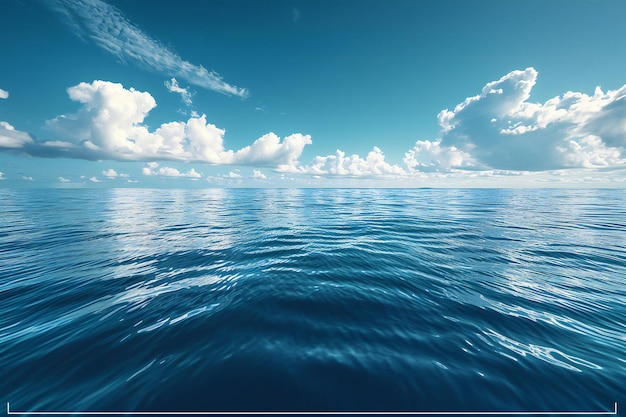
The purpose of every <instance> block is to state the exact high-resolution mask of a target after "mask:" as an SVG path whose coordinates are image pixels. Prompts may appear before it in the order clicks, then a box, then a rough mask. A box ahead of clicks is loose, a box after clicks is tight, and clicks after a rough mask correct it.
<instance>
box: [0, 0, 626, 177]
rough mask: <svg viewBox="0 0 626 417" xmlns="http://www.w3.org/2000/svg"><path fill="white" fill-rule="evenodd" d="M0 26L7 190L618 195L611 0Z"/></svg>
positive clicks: (115, 14) (98, 17)
mask: <svg viewBox="0 0 626 417" xmlns="http://www.w3.org/2000/svg"><path fill="white" fill-rule="evenodd" d="M0 15H1V16H2V17H3V18H2V24H1V25H0V37H1V38H2V39H3V41H2V42H1V43H0V56H1V57H2V65H1V67H0V172H1V173H2V174H1V175H0V187H34V186H37V187H83V186H89V187H112V186H115V187H121V186H127V187H137V186H142V187H215V186H217V187H222V186H252V187H257V186H260V187H275V186H278V187H283V186H320V187H326V186H331V187H332V186H377V187H378V186H380V187H385V186H393V187H396V186H400V187H412V186H453V187H455V186H458V187H466V186H617V187H623V186H624V185H626V86H625V85H624V84H625V82H626V79H624V74H626V71H625V70H626V55H625V54H624V53H623V50H624V49H625V48H626V25H624V24H623V16H625V15H626V3H625V2H623V1H621V0H615V1H613V0H603V1H596V0H585V1H581V0H569V1H557V0H554V1H553V0H548V1H546V0H541V1H535V0H524V1H515V0H500V1H494V0H489V1H485V0H475V1H467V0H454V1H449V0H440V1H429V0H410V1H405V0H390V1H389V0H387V1H383V0H375V1H374V0H333V1H327V0H315V1H313V0H308V1H303V0H300V1H298V0H267V1H257V0H229V1H226V0H213V1H208V0H207V1H200V0H196V1H187V0H178V1H147V0H135V1H112V0H109V1H103V0H83V1H80V2H79V1H69V0H56V1H55V0H49V1H44V0H41V1H35V0H32V1H30V0H7V1H3V2H0Z"/></svg>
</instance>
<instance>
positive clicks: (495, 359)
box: [0, 189, 626, 411]
mask: <svg viewBox="0 0 626 417" xmlns="http://www.w3.org/2000/svg"><path fill="white" fill-rule="evenodd" d="M625 245H626V191H625V190H419V189H417V190H376V189H373V190H360V189H340V190H318V189H269V190H254V189H249V190H246V189H239V190H220V189H210V190H132V189H112V190H8V189H0V402H2V403H6V402H8V401H10V402H11V408H12V409H14V410H123V411H130V410H164V411H165V410H191V411H194V410H195V411H207V410H257V411H263V410H318V411H329V410H369V411H375V410H423V411H425V410H440V411H444V410H445V411H451V410H466V411H468V410H482V411H489V410H572V411H579V410H606V411H610V410H613V404H614V402H615V401H621V402H622V404H624V405H625V406H626V285H625V284H626V246H625Z"/></svg>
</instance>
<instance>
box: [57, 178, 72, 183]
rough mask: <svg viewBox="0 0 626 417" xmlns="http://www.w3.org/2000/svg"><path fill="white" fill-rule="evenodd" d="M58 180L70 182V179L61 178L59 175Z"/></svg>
mask: <svg viewBox="0 0 626 417" xmlns="http://www.w3.org/2000/svg"><path fill="white" fill-rule="evenodd" d="M59 182H72V180H69V179H67V178H63V177H59Z"/></svg>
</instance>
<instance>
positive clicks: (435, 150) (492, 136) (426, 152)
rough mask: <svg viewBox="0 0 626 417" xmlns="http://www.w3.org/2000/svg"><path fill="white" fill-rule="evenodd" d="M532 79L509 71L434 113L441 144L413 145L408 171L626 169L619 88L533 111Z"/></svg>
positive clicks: (530, 73) (625, 114)
mask: <svg viewBox="0 0 626 417" xmlns="http://www.w3.org/2000/svg"><path fill="white" fill-rule="evenodd" d="M537 76H538V73H537V71H536V70H535V69H534V68H527V69H526V70H524V71H512V72H510V73H509V74H507V75H505V76H504V77H502V78H500V79H499V80H497V81H493V82H490V83H488V84H486V85H485V87H484V88H483V89H482V91H481V93H480V94H479V95H476V96H473V97H468V98H467V99H465V100H464V101H463V102H462V103H460V104H458V105H457V106H456V107H455V108H454V109H453V110H448V109H445V110H443V111H441V112H440V113H439V115H438V118H439V124H440V126H441V127H442V130H441V133H440V137H439V138H438V140H436V141H418V142H417V143H416V145H415V147H413V148H412V149H411V150H409V151H408V152H407V153H406V155H405V158H404V161H405V163H406V164H407V166H408V167H409V169H412V170H413V169H418V170H449V169H452V168H460V169H489V168H496V169H505V170H530V171H540V170H549V169H562V168H597V167H608V166H616V165H620V164H624V163H626V85H625V86H623V87H621V88H620V89H618V90H613V91H608V92H606V93H604V92H603V91H602V90H601V89H600V87H597V88H596V90H595V92H594V94H593V95H592V96H589V95H587V94H584V93H580V92H567V93H565V94H564V95H563V96H558V97H554V98H552V99H550V100H548V101H546V102H545V103H543V104H541V103H532V102H529V101H528V99H529V98H530V93H531V90H532V88H533V86H534V85H535V83H536V82H537Z"/></svg>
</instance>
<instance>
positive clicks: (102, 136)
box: [0, 68, 626, 177]
mask: <svg viewBox="0 0 626 417" xmlns="http://www.w3.org/2000/svg"><path fill="white" fill-rule="evenodd" d="M537 76H538V73H537V71H536V70H535V69H534V68H527V69H526V70H524V71H512V72H510V73H508V74H507V75H505V76H503V77H502V78H500V79H499V80H497V81H493V82H490V83H487V84H486V85H485V86H484V87H483V89H482V90H481V92H480V94H478V95H476V96H472V97H468V98H466V99H465V100H464V101H462V102H461V103H459V104H457V105H456V106H455V107H454V108H453V109H452V110H449V109H445V110H442V111H441V112H440V113H439V114H438V121H439V125H440V126H441V131H440V133H439V135H438V137H437V138H436V139H434V140H418V141H417V142H416V143H415V145H414V146H413V147H412V148H410V149H409V150H408V151H407V152H406V153H405V155H404V159H403V162H404V164H405V168H403V167H400V166H399V165H395V164H390V163H388V162H386V161H385V156H384V154H383V152H382V150H381V149H380V148H378V147H374V149H373V150H372V151H371V152H370V153H369V154H368V155H367V156H366V157H361V156H359V155H351V156H346V153H345V152H343V151H341V150H337V152H336V153H335V154H333V155H327V156H317V157H315V158H314V159H313V160H312V162H311V163H309V164H308V165H302V164H301V163H300V160H299V159H300V157H301V155H302V152H303V150H304V148H305V146H306V145H310V144H312V140H311V137H310V136H309V135H303V134H301V133H296V134H293V135H290V136H287V137H285V138H284V139H282V140H281V138H279V137H278V136H277V135H275V134H274V133H271V132H270V133H268V134H266V135H264V136H262V137H260V138H258V139H257V140H256V141H254V142H253V143H252V144H251V145H249V146H246V147H244V148H242V149H239V150H237V151H235V150H228V149H226V148H225V145H224V135H225V130H224V129H220V128H218V127H216V126H215V125H213V124H211V123H209V122H207V118H206V115H204V114H203V115H201V116H198V115H194V116H192V117H191V118H189V120H188V121H186V122H183V121H174V122H169V123H163V124H162V125H161V126H159V127H158V128H157V129H155V130H153V131H151V130H149V128H148V127H147V126H146V125H144V120H145V118H146V117H147V115H148V113H149V112H150V111H151V110H152V109H153V108H154V107H155V106H156V101H155V100H154V98H153V97H152V95H151V94H150V93H148V92H140V91H137V90H135V89H133V88H132V87H131V88H130V89H126V88H124V87H123V86H122V85H121V84H116V83H112V82H108V81H93V82H92V83H80V84H78V85H76V86H73V87H71V88H69V89H68V94H69V96H70V99H72V100H73V101H76V102H78V103H81V105H82V107H81V108H80V109H79V111H78V112H76V113H72V114H64V115H60V116H58V117H56V118H54V119H52V120H49V121H48V122H47V126H48V128H49V129H50V130H51V131H52V132H54V133H55V134H56V135H57V136H58V137H59V138H61V139H60V140H55V141H45V142H38V141H35V140H34V139H33V138H32V137H31V136H30V135H28V134H27V133H25V132H20V131H18V130H16V129H15V128H14V127H13V126H12V125H10V124H9V123H8V122H0V149H1V148H4V149H5V150H9V151H23V152H25V153H27V154H30V155H34V156H48V157H58V156H63V157H71V158H81V159H93V160H95V159H110V160H120V161H145V162H148V161H157V160H172V161H186V162H202V163H208V164H214V165H242V166H253V167H265V168H271V169H274V170H276V171H278V172H285V173H300V174H309V175H326V176H353V177H367V176H403V175H412V174H415V173H432V172H439V173H445V172H474V171H488V170H499V171H506V170H508V171H547V170H555V169H563V168H611V167H620V166H621V167H623V166H625V165H626V85H624V86H623V87H621V88H619V89H617V90H609V91H607V92H603V91H602V89H601V88H600V87H597V88H596V89H595V91H594V94H593V95H587V94H584V93H580V92H571V91H570V92H566V93H565V94H563V95H562V96H557V97H554V98H552V99H549V100H547V101H546V102H545V103H533V102H530V101H529V98H530V94H531V90H532V88H533V86H534V85H535V84H536V82H537ZM172 86H173V84H172ZM176 86H177V85H176ZM175 92H178V93H181V92H180V91H175ZM181 94H182V93H181ZM146 175H162V176H167V174H166V172H165V171H164V172H163V173H159V171H158V170H154V171H150V174H146ZM172 176H176V175H172ZM188 177H193V175H190V176H188Z"/></svg>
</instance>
